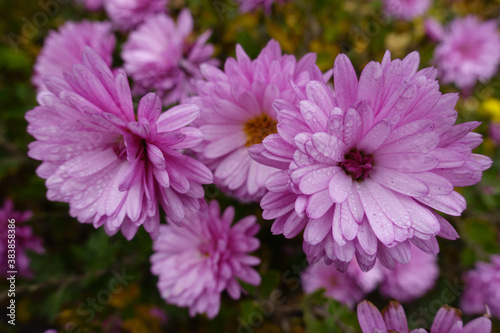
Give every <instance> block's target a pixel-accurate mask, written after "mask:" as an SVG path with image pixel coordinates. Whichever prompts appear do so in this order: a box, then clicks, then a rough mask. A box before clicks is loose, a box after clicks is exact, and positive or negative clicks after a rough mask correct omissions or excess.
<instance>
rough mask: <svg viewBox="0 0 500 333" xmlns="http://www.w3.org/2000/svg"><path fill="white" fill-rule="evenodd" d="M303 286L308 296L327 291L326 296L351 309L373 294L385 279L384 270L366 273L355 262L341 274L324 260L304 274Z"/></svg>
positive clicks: (378, 269) (379, 269) (313, 265)
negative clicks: (320, 290)
mask: <svg viewBox="0 0 500 333" xmlns="http://www.w3.org/2000/svg"><path fill="white" fill-rule="evenodd" d="M301 279H302V286H303V289H304V292H305V293H307V294H310V293H313V292H315V291H317V290H319V289H325V296H327V297H330V298H333V299H335V300H337V301H339V302H340V303H342V304H345V305H347V306H349V307H351V308H353V307H354V305H356V303H358V302H359V301H361V300H362V299H363V298H364V297H365V296H366V295H367V294H368V293H370V292H372V291H373V290H374V289H375V288H376V287H377V284H378V283H379V282H380V281H381V280H382V279H383V272H382V268H381V267H378V268H376V269H372V270H371V271H369V272H367V273H365V272H363V271H361V268H359V266H358V264H357V262H356V261H355V260H354V262H352V263H351V264H350V265H349V267H348V268H347V271H345V272H339V271H338V270H337V269H336V268H335V266H333V265H327V264H325V262H324V261H323V260H321V261H319V262H317V263H315V264H312V265H311V266H309V267H308V268H307V270H306V271H305V272H304V273H302V276H301Z"/></svg>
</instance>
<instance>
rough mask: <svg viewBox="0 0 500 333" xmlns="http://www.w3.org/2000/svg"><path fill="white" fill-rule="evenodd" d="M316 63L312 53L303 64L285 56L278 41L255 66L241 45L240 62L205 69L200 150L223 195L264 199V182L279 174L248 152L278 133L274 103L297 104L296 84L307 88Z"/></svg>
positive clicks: (198, 122) (200, 84) (200, 83)
mask: <svg viewBox="0 0 500 333" xmlns="http://www.w3.org/2000/svg"><path fill="white" fill-rule="evenodd" d="M315 60H316V57H315V55H314V54H312V53H310V54H307V55H306V56H304V57H303V58H302V59H301V60H300V61H299V62H297V60H296V59H295V57H294V56H293V55H282V54H281V48H280V46H279V44H278V42H276V41H274V40H271V41H270V42H269V43H268V44H267V46H266V47H265V48H264V49H263V50H262V51H261V53H260V54H259V56H258V57H257V59H255V60H253V61H252V60H251V59H250V58H249V57H248V55H247V54H246V53H245V51H244V50H243V48H242V47H241V46H240V45H237V46H236V59H233V58H229V59H228V60H227V61H226V64H225V66H224V71H221V70H219V69H217V68H216V67H214V66H210V65H202V66H201V71H202V73H203V76H204V77H205V80H200V81H198V93H199V97H198V98H196V103H197V104H198V105H200V118H199V119H197V120H196V122H195V124H196V126H197V127H199V129H200V130H201V131H202V132H203V135H204V141H203V143H202V145H200V146H199V147H197V148H196V151H197V152H198V153H199V154H198V156H199V158H200V159H201V160H202V161H204V162H205V164H206V165H208V166H209V167H210V169H211V170H212V171H213V172H214V181H215V183H216V185H218V186H220V187H221V188H222V189H223V191H226V192H228V193H230V194H231V195H234V196H236V197H237V198H239V199H240V200H243V201H252V200H255V201H257V200H259V199H260V198H261V197H262V196H263V195H264V193H265V187H264V181H265V179H266V177H267V176H268V175H270V174H271V173H273V172H274V171H276V169H274V168H272V167H268V166H265V165H261V164H259V163H257V162H255V161H253V160H252V159H251V158H250V156H249V155H248V148H249V147H250V146H252V145H254V144H257V143H260V142H261V141H262V140H263V139H264V138H265V137H266V136H267V135H269V134H271V133H275V132H276V115H275V113H274V111H273V110H272V103H273V101H274V100H275V99H277V98H281V99H283V100H286V101H289V102H294V101H295V100H296V99H297V97H296V95H295V93H294V91H293V88H292V85H291V84H290V81H291V82H293V83H294V84H295V85H296V86H297V87H298V89H302V88H304V86H305V84H306V82H308V81H309V78H310V75H309V70H310V68H311V67H312V65H313V64H314V62H315Z"/></svg>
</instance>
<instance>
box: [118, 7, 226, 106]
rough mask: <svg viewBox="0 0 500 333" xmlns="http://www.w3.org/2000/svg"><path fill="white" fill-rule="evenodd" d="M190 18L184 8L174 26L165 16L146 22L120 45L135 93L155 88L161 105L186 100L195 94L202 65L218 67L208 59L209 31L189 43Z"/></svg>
mask: <svg viewBox="0 0 500 333" xmlns="http://www.w3.org/2000/svg"><path fill="white" fill-rule="evenodd" d="M192 30H193V18H192V16H191V13H190V12H189V9H184V10H182V11H181V13H180V14H179V17H178V18H177V24H175V22H174V20H173V19H172V18H170V17H168V16H167V15H166V14H158V15H156V16H153V17H151V18H150V19H148V20H147V21H146V22H145V23H144V24H143V25H141V26H139V28H138V29H137V30H135V31H133V32H132V33H131V34H130V36H129V39H128V41H127V42H126V43H125V44H124V45H123V52H122V58H123V60H124V62H125V64H124V68H125V71H126V72H127V74H129V75H130V76H132V78H133V79H134V83H135V85H134V89H133V92H134V94H139V95H140V94H144V93H145V92H147V91H150V90H152V89H154V90H155V91H156V93H157V94H158V95H159V96H160V98H161V99H162V101H163V104H164V105H169V104H172V103H177V102H182V101H185V99H186V97H188V96H191V95H193V94H195V93H196V80H197V79H201V77H202V75H201V71H200V65H201V64H204V63H206V64H210V65H214V66H217V65H218V61H217V60H216V59H212V58H210V57H211V56H212V54H213V52H214V47H213V45H211V44H207V43H206V42H207V40H208V38H209V37H210V34H211V32H210V31H205V32H204V33H203V34H202V35H201V36H199V37H198V38H197V39H195V40H192V36H191V35H192Z"/></svg>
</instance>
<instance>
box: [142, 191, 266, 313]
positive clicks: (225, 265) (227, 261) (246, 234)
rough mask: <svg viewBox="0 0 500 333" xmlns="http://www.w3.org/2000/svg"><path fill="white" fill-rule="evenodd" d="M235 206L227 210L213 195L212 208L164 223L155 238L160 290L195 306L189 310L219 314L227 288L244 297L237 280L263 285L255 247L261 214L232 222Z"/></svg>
mask: <svg viewBox="0 0 500 333" xmlns="http://www.w3.org/2000/svg"><path fill="white" fill-rule="evenodd" d="M234 214H235V211H234V208H233V207H228V208H226V210H225V211H224V213H223V214H222V215H221V212H220V208H219V204H218V203H217V201H215V200H213V201H211V202H210V204H209V205H208V207H206V206H205V207H204V208H203V209H202V210H200V211H199V212H197V213H189V214H188V215H186V218H185V220H184V221H183V222H182V224H175V223H171V224H169V225H166V226H161V227H160V236H159V237H158V239H156V240H155V241H154V243H153V250H154V254H153V255H152V256H151V263H152V266H151V272H152V273H153V274H155V275H158V278H159V280H158V289H159V290H160V293H161V295H162V297H163V298H164V299H165V300H166V301H167V302H168V303H170V304H175V305H177V306H181V307H189V314H190V315H191V316H194V315H195V314H197V313H206V314H207V316H208V317H209V318H214V317H215V316H216V315H217V314H218V313H219V309H220V302H221V293H222V292H223V291H224V290H226V291H227V292H228V294H229V296H231V298H233V299H239V298H240V296H241V291H242V287H241V286H240V285H239V283H238V281H237V279H239V280H241V281H244V282H246V283H248V284H251V285H259V284H260V281H261V280H260V276H259V274H258V273H257V272H256V271H255V270H254V269H253V268H252V267H251V266H254V265H257V264H259V263H260V260H259V259H258V258H256V257H253V256H250V255H248V253H249V252H252V251H255V250H257V249H258V248H259V245H260V243H259V240H258V239H257V238H255V237H254V236H255V234H256V233H257V232H258V230H259V225H258V224H256V218H255V216H247V217H245V218H243V219H241V220H240V221H238V222H237V223H236V224H234V225H233V226H232V227H231V223H232V221H233V219H234Z"/></svg>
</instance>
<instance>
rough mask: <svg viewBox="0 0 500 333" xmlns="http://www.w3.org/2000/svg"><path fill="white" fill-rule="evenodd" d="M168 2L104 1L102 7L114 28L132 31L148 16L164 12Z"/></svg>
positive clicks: (139, 0)
mask: <svg viewBox="0 0 500 333" xmlns="http://www.w3.org/2000/svg"><path fill="white" fill-rule="evenodd" d="M167 2H168V0H106V1H104V7H105V8H106V12H107V13H108V16H109V17H110V18H111V20H112V21H113V23H114V24H115V25H116V27H117V28H118V29H120V30H123V31H128V30H132V29H134V28H135V27H137V26H138V25H139V24H141V23H142V22H145V21H146V19H149V18H150V16H152V15H155V14H158V13H162V12H165V11H166V10H167Z"/></svg>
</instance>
